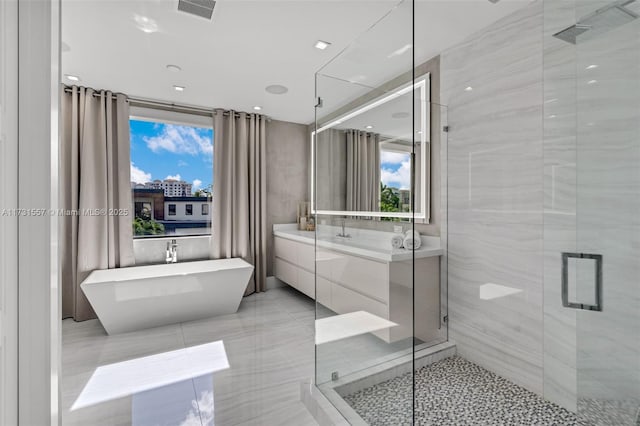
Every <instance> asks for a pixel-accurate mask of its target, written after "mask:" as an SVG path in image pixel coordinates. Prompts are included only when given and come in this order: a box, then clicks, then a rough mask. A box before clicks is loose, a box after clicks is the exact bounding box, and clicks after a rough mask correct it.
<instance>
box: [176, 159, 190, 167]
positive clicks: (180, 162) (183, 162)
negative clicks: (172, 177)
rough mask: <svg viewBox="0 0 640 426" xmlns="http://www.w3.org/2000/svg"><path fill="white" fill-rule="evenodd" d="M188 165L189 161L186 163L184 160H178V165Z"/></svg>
mask: <svg viewBox="0 0 640 426" xmlns="http://www.w3.org/2000/svg"><path fill="white" fill-rule="evenodd" d="M188 165H189V163H187V162H186V161H182V160H180V161H178V167H187V166H188Z"/></svg>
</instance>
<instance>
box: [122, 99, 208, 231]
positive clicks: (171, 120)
mask: <svg viewBox="0 0 640 426" xmlns="http://www.w3.org/2000/svg"><path fill="white" fill-rule="evenodd" d="M129 120H130V121H131V120H137V121H147V122H152V123H161V124H173V125H178V126H189V127H199V128H205V129H210V130H212V131H213V135H214V136H213V140H212V141H211V142H212V144H213V143H215V129H214V128H213V112H212V114H211V115H205V114H203V113H200V114H199V113H197V112H194V113H188V112H177V111H173V110H171V109H170V108H168V107H162V106H158V107H151V106H147V105H146V104H145V105H140V104H136V103H135V102H132V103H131V105H130V107H129ZM212 174H213V173H212ZM212 178H213V176H212ZM174 196H175V195H174ZM170 197H171V196H170ZM131 198H132V201H133V189H132V190H131ZM167 204H168V205H172V204H173V205H174V206H175V212H174V213H173V214H171V213H170V211H169V209H168V210H167V217H168V216H172V217H174V216H178V208H177V204H174V203H167ZM207 204H208V203H207ZM209 210H210V209H209ZM152 214H153V213H152ZM185 216H187V215H186V207H185ZM191 216H193V210H192V214H191ZM206 222H207V225H208V227H207V229H208V231H209V232H207V233H203V234H186V235H180V234H162V235H134V236H133V240H134V241H135V240H147V239H156V238H173V239H175V238H189V237H211V231H212V229H213V227H212V218H211V215H210V214H207V220H206Z"/></svg>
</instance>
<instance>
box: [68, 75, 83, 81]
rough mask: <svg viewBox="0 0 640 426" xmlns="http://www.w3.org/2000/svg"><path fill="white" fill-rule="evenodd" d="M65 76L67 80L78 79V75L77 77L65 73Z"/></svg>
mask: <svg viewBox="0 0 640 426" xmlns="http://www.w3.org/2000/svg"><path fill="white" fill-rule="evenodd" d="M65 77H66V78H67V80H69V81H80V77H78V76H76V75H71V74H67V75H65Z"/></svg>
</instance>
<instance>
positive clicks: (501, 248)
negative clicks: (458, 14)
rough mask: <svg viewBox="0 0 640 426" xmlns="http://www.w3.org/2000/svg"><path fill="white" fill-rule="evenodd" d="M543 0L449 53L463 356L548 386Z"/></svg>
mask: <svg viewBox="0 0 640 426" xmlns="http://www.w3.org/2000/svg"><path fill="white" fill-rule="evenodd" d="M542 22H543V19H542V2H536V3H532V4H530V5H528V6H526V7H525V8H523V9H522V10H520V11H518V12H516V13H515V14H512V15H510V16H508V17H506V18H504V19H502V20H500V21H498V22H496V23H495V24H493V25H491V26H490V27H488V28H486V29H485V30H483V31H481V32H480V33H478V34H475V35H474V36H473V37H471V38H469V39H468V40H467V41H466V42H464V43H462V44H461V45H458V46H457V47H455V48H452V49H450V50H448V51H446V52H444V53H443V54H442V58H441V66H442V77H441V78H442V80H441V84H442V99H443V103H444V104H445V105H448V107H449V110H448V121H449V126H450V132H449V134H448V141H447V145H448V150H447V157H448V164H447V169H448V170H447V172H448V173H447V178H448V182H447V183H448V188H447V194H448V223H447V231H448V232H447V233H448V253H449V261H448V269H449V273H448V277H449V316H450V323H449V330H450V337H451V339H452V340H453V341H454V342H455V343H456V344H457V348H458V353H459V354H460V355H461V356H463V357H465V358H467V359H469V360H470V361H472V362H474V363H477V364H479V365H481V366H483V367H485V368H487V369H489V370H491V371H493V372H495V373H497V374H499V375H501V376H503V377H505V378H507V379H509V380H512V381H513V382H515V383H517V384H519V385H521V386H523V387H525V388H527V389H529V390H531V391H533V392H536V393H538V394H542V393H543V287H542V282H543V277H542V272H543V269H542V265H543V240H542V238H543V211H542V206H543V196H544V193H543V155H542V154H543V153H542V129H541V123H542V109H543V107H542V104H543V103H542V93H543V92H542V37H541V33H542Z"/></svg>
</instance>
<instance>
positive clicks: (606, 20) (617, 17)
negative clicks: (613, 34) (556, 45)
mask: <svg viewBox="0 0 640 426" xmlns="http://www.w3.org/2000/svg"><path fill="white" fill-rule="evenodd" d="M635 1H636V0H620V1H616V2H613V3H611V4H610V5H608V6H605V7H603V8H600V9H598V10H596V11H595V12H593V13H592V14H590V15H587V16H585V17H583V18H581V19H580V20H578V22H577V23H576V24H575V25H572V26H570V27H568V28H565V29H564V30H562V31H559V32H557V33H555V34H554V35H553V36H554V37H556V38H559V39H560V40H563V41H566V42H568V43H571V44H577V43H578V41H580V42H585V41H587V40H590V39H592V38H594V37H597V36H599V35H600V34H603V33H606V32H607V31H610V30H612V29H614V28H617V27H619V26H621V25H624V24H627V23H629V22H631V21H633V20H635V19H637V18H638V15H637V14H636V13H635V12H634V11H632V10H630V9H628V8H627V6H628V5H630V4H632V3H635Z"/></svg>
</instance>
